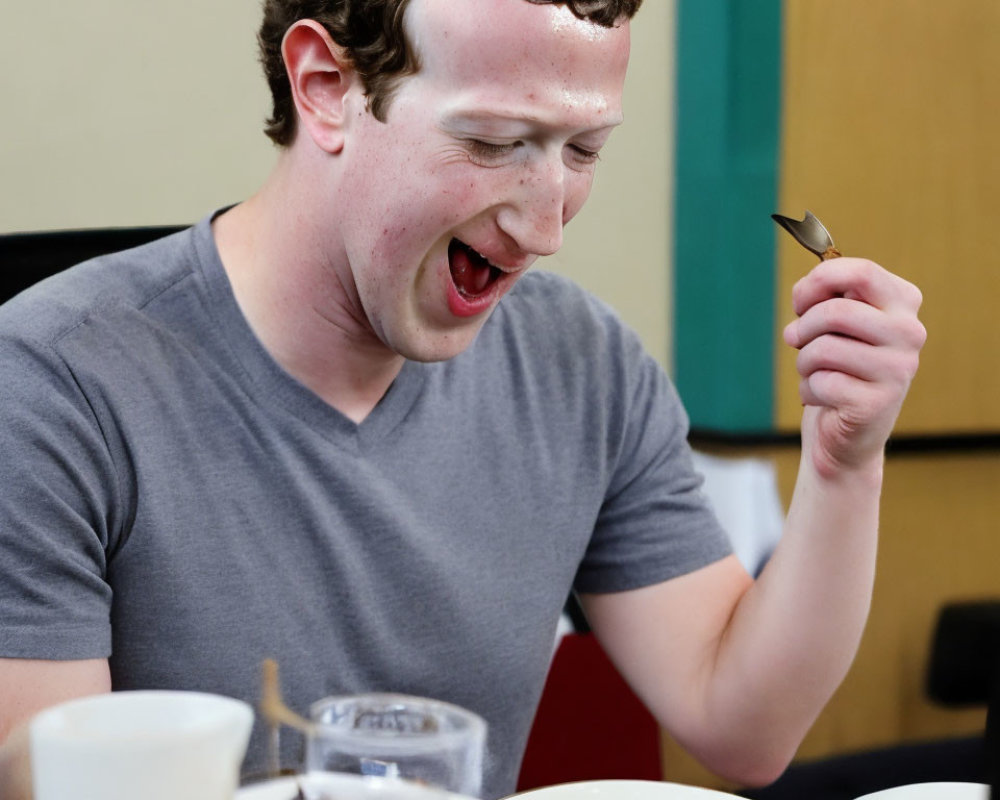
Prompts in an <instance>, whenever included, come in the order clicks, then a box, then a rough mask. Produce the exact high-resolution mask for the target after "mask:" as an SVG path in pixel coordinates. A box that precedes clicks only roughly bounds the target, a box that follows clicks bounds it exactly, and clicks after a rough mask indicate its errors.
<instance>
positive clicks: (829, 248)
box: [771, 211, 841, 261]
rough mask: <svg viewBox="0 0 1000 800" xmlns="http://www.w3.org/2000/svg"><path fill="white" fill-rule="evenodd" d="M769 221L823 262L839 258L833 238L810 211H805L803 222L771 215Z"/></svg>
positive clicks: (779, 215)
mask: <svg viewBox="0 0 1000 800" xmlns="http://www.w3.org/2000/svg"><path fill="white" fill-rule="evenodd" d="M771 219H773V220H774V221H775V222H777V223H778V224H779V225H780V226H781V227H782V228H784V229H785V230H786V231H788V232H789V233H790V234H792V236H794V237H795V241H797V242H798V243H799V244H800V245H802V246H803V247H804V248H805V249H806V250H808V251H809V252H811V253H815V254H816V255H817V256H819V257H820V258H821V259H823V260H824V261H826V260H827V259H830V258H840V255H841V253H840V251H839V250H838V249H837V248H836V247H834V246H833V238H832V237H831V236H830V234H829V233H828V232H827V230H826V228H824V227H823V223H822V222H820V221H819V220H818V219H816V217H815V216H813V214H812V212H811V211H806V216H805V219H803V220H797V219H791V218H790V217H783V216H782V215H781V214H772V215H771Z"/></svg>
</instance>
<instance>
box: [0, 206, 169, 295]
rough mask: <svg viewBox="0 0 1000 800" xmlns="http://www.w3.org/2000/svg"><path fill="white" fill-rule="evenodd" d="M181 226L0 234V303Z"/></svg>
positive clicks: (164, 234) (157, 237)
mask: <svg viewBox="0 0 1000 800" xmlns="http://www.w3.org/2000/svg"><path fill="white" fill-rule="evenodd" d="M184 227H185V226H183V225H169V226H156V227H144V228H93V229H83V230H63V231H38V232H30V233H7V234H0V303H3V302H6V301H7V300H9V299H10V298H11V297H13V296H14V295H16V294H18V293H19V292H21V291H23V290H24V289H27V288H28V287H29V286H31V285H32V284H33V283H37V282H38V281H40V280H42V278H47V277H49V276H50V275H54V274H55V273H57V272H61V271H62V270H64V269H66V268H67V267H71V266H73V265H74V264H78V263H80V262H81V261H86V260H87V259H88V258H93V257H94V256H99V255H104V254H105V253H114V252H117V251H119V250H126V249H128V248H129V247H136V246H138V245H140V244H145V243H146V242H151V241H153V240H154V239H159V238H160V237H162V236H166V235H167V234H170V233H175V232H177V231H179V230H183V228H184Z"/></svg>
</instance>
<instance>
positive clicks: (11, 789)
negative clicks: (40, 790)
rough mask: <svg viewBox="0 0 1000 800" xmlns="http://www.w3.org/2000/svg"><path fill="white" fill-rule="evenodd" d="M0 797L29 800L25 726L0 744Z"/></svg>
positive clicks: (29, 777) (26, 730) (29, 774)
mask: <svg viewBox="0 0 1000 800" xmlns="http://www.w3.org/2000/svg"><path fill="white" fill-rule="evenodd" d="M0 797H3V798H4V800H31V765H30V757H29V748H28V729H27V726H21V727H18V728H15V729H14V730H13V731H12V732H11V734H10V736H8V737H7V740H6V741H5V742H3V743H2V744H0Z"/></svg>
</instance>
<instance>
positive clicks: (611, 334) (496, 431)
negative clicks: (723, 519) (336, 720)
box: [0, 219, 729, 797]
mask: <svg viewBox="0 0 1000 800" xmlns="http://www.w3.org/2000/svg"><path fill="white" fill-rule="evenodd" d="M0 454H2V458H0V553H2V562H0V620H2V624H0V656H4V657H19V658H43V659H81V658H103V657H108V658H110V665H111V675H112V681H113V686H114V687H115V688H116V689H131V688H182V689H190V690H199V691H208V692H218V693H222V694H227V695H232V696H235V697H241V698H244V699H246V700H248V701H250V702H254V701H255V698H256V697H257V694H258V689H259V671H260V663H261V660H262V659H264V658H266V657H269V656H271V657H275V658H277V659H278V661H279V663H280V665H281V670H282V683H283V686H284V689H285V692H286V695H287V698H288V700H289V703H290V705H292V706H293V707H295V708H297V709H298V710H299V711H301V712H306V711H307V710H308V706H309V704H310V702H312V701H314V700H317V699H319V698H321V697H323V696H326V695H331V694H343V693H354V692H362V691H396V692H404V693H409V694H417V695H424V696H430V697H438V698H442V699H446V700H448V701H451V702H453V703H458V704H459V705H462V706H466V707H468V708H470V709H473V710H474V711H476V712H478V713H480V714H482V715H483V716H484V717H485V718H486V720H487V722H488V723H489V726H490V730H489V743H488V749H489V752H488V758H487V775H486V780H485V788H484V796H487V797H495V796H500V795H503V794H507V793H509V792H511V791H513V789H514V782H515V780H516V777H517V773H518V768H519V764H520V758H521V755H522V751H523V748H524V744H525V741H526V738H527V734H528V730H529V727H530V724H531V721H532V716H533V713H534V710H535V705H536V703H537V700H538V698H539V695H540V693H541V689H542V686H543V682H544V678H545V674H546V671H547V667H548V662H549V657H550V654H551V649H552V644H553V635H554V630H555V626H556V622H557V619H558V616H559V612H560V609H561V608H562V606H563V603H564V601H565V599H566V597H567V594H568V592H569V591H570V589H571V587H575V588H576V589H577V590H580V591H583V592H614V591H620V590H624V589H629V588H634V587H639V586H643V585H648V584H651V583H654V582H658V581H662V580H665V579H668V578H671V577H673V576H676V575H679V574H682V573H685V572H688V571H690V570H694V569H696V568H699V567H701V566H704V565H706V564H708V563H710V562H712V561H714V560H717V559H719V558H720V557H722V556H723V555H725V554H727V553H728V552H729V545H728V542H727V541H726V539H725V536H724V534H723V533H722V531H721V530H720V528H719V526H718V524H717V523H716V521H715V519H714V518H713V516H712V515H711V513H710V512H709V511H708V509H707V508H706V504H705V501H704V499H703V496H702V495H701V493H700V490H699V488H698V486H699V480H698V478H697V477H696V475H695V474H694V473H693V471H692V469H691V465H690V457H689V452H688V449H687V445H686V419H685V417H684V414H683V411H682V409H681V407H680V404H679V402H678V399H677V397H676V394H675V392H674V390H673V388H672V386H671V384H670V383H669V381H668V380H667V378H666V377H665V375H664V374H663V372H662V371H661V370H660V369H659V368H658V367H657V365H656V364H655V363H654V361H653V360H652V359H651V358H649V357H648V356H647V355H646V354H644V353H643V352H642V349H641V347H640V344H639V342H638V340H637V338H636V336H635V335H634V334H633V333H632V332H630V331H629V330H628V329H627V328H626V327H624V326H623V325H622V324H621V323H620V322H619V321H618V320H617V319H616V318H615V316H614V315H613V314H612V313H611V312H610V311H609V310H608V309H607V308H606V307H605V306H604V305H603V304H601V303H600V302H598V301H597V300H595V299H594V298H592V297H591V296H589V295H587V294H586V293H584V292H583V291H581V290H579V289H577V288H575V287H574V286H573V285H572V284H571V283H570V282H568V281H566V280H564V279H561V278H558V277H556V276H553V275H549V274H545V273H533V274H528V275H526V276H525V277H524V278H523V279H522V280H521V282H520V283H519V284H518V285H517V286H516V287H515V289H514V290H513V291H512V292H511V293H510V294H509V295H508V296H507V297H506V298H505V299H504V300H503V301H502V303H501V304H500V307H499V308H498V309H497V310H496V311H495V313H494V314H493V317H492V318H491V319H490V320H489V321H488V322H487V324H486V325H485V327H484V328H483V330H482V332H481V334H480V335H479V337H478V338H477V340H476V341H475V343H474V344H473V345H472V346H471V347H470V348H469V349H468V350H467V351H465V352H464V353H462V354H461V355H460V356H458V357H456V358H454V359H452V360H450V361H447V362H441V363H433V364H420V363H415V362H407V363H406V364H405V366H404V368H403V370H402V372H401V373H400V375H399V376H398V378H397V379H396V381H395V382H394V384H393V386H392V388H391V389H390V391H389V392H388V393H387V394H386V395H385V397H384V398H383V399H382V401H381V402H380V403H379V404H378V405H377V406H376V408H375V409H374V410H373V412H372V413H371V414H370V416H369V417H368V418H366V419H365V420H364V422H362V423H361V424H360V425H356V424H354V423H353V422H351V421H350V420H348V419H347V418H346V417H344V416H343V415H341V414H340V413H338V412H337V411H335V410H334V409H333V408H331V407H330V406H328V405H327V404H325V403H324V402H323V401H321V400H320V399H319V398H318V397H317V396H316V395H314V394H313V393H312V392H310V391H309V390H307V389H306V388H305V387H303V386H302V385H301V384H299V383H298V382H296V381H295V380H294V379H292V378H291V377H290V376H289V375H288V374H287V373H285V372H284V371H283V370H282V369H281V368H280V367H279V366H278V365H277V364H276V363H275V362H274V361H273V360H272V359H271V357H270V356H269V355H268V353H267V352H266V351H265V350H264V349H263V347H262V346H261V344H260V343H259V342H258V341H257V339H256V338H255V337H254V335H253V333H252V332H251V330H250V328H249V326H248V325H247V323H246V321H245V320H244V318H243V317H242V315H241V313H240V311H239V308H238V306H237V304H236V302H235V299H234V297H233V295H232V292H231V290H230V286H229V283H228V281H227V278H226V274H225V272H224V270H223V267H222V264H221V262H220V260H219V256H218V254H217V252H216V249H215V245H214V241H213V238H212V233H211V227H210V223H209V220H208V219H206V220H204V221H203V222H202V223H200V224H199V225H197V226H195V227H194V228H192V229H190V230H187V231H184V232H182V233H179V234H176V235H174V236H171V237H169V238H167V239H164V240H161V241H159V242H155V243H153V244H151V245H147V246H145V247H143V248H140V249H137V250H133V251H128V252H125V253H121V254H116V255H113V256H107V257H104V258H100V259H96V260H94V261H91V262H88V263H86V264H83V265H80V266H78V267H75V268H73V269H71V270H68V271H67V272H64V273H62V274H61V275H59V276H57V277H55V278H53V279H50V280H48V281H45V282H43V283H42V284H40V285H38V286H36V287H34V288H33V289H31V290H29V291H28V292H25V293H24V294H22V295H20V296H19V297H17V298H15V299H14V300H13V301H11V302H9V303H7V304H6V305H5V306H3V308H0ZM285 744H286V750H285V752H284V754H283V755H284V758H285V759H287V760H288V762H289V764H290V765H295V763H296V761H297V759H298V758H299V757H300V754H301V742H299V741H296V740H295V738H294V737H288V736H286V737H285ZM263 766H264V736H263V731H262V730H261V729H260V726H259V725H258V726H257V729H255V732H254V736H253V737H252V740H251V745H250V750H249V753H248V756H247V760H246V762H245V765H244V769H245V772H247V773H254V772H259V771H261V770H262V769H263Z"/></svg>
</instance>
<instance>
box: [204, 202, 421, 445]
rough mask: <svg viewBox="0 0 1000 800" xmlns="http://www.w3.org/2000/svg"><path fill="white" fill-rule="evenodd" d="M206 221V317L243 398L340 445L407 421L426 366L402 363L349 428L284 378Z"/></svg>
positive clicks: (366, 441) (373, 438)
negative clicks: (234, 367) (237, 375)
mask: <svg viewBox="0 0 1000 800" xmlns="http://www.w3.org/2000/svg"><path fill="white" fill-rule="evenodd" d="M214 216H215V215H212V216H211V217H207V218H206V219H204V220H202V221H201V222H200V223H198V225H196V226H195V229H194V231H193V235H194V244H195V249H196V253H197V263H198V267H199V269H200V272H201V277H202V281H203V287H204V292H205V297H206V300H207V307H208V313H209V314H210V315H211V316H212V318H213V320H214V322H215V326H216V328H217V330H218V332H219V333H220V335H221V336H222V337H223V339H224V340H225V342H226V344H227V346H228V349H229V351H230V353H231V355H232V356H233V357H234V358H235V360H236V362H237V363H238V365H239V367H240V369H241V370H242V373H243V375H242V377H245V378H246V380H245V381H241V382H242V383H244V385H245V386H246V389H247V391H248V393H249V394H250V395H251V397H253V398H254V399H255V401H256V402H257V403H258V404H259V405H262V406H278V407H280V408H281V409H283V410H284V411H285V412H287V413H291V414H293V415H294V416H296V417H297V418H298V419H300V420H302V421H303V422H305V423H306V424H307V425H309V426H311V427H312V428H314V429H315V430H316V431H317V432H319V433H320V434H322V435H323V436H325V437H327V438H329V439H332V440H334V441H336V442H338V443H339V444H347V443H349V442H353V443H354V444H355V446H356V447H358V448H361V449H363V448H365V447H368V446H371V445H373V444H375V443H376V442H378V441H379V440H381V439H382V438H383V437H384V436H385V435H386V434H387V433H389V432H390V431H392V430H393V429H394V428H395V427H396V426H397V425H398V424H399V423H400V422H401V421H402V419H403V417H405V416H406V414H407V412H408V411H409V410H410V408H411V406H412V405H413V403H414V401H415V400H416V398H417V396H418V395H419V393H420V388H421V386H422V385H423V382H424V378H425V375H426V371H427V369H426V368H427V366H428V365H425V364H420V363H418V362H415V361H409V360H407V361H404V362H403V367H402V369H401V370H400V372H399V374H398V375H397V376H396V378H395V380H394V381H393V382H392V385H391V386H390V387H389V390H388V391H387V392H386V393H385V395H383V396H382V398H381V399H380V400H379V402H378V403H377V404H376V405H375V407H374V408H373V409H372V410H371V412H370V413H369V414H368V416H366V417H365V418H364V420H362V421H361V422H360V423H356V422H354V421H353V420H352V419H350V418H349V417H347V416H346V415H345V414H343V413H342V412H340V411H338V410H337V409H336V408H334V407H333V406H331V405H330V404H329V403H327V402H326V401H325V400H323V399H322V398H321V397H320V396H319V395H317V394H316V393H315V392H313V391H312V390H311V389H309V388H308V387H307V386H305V385H304V384H303V383H301V382H300V381H298V380H297V379H296V378H294V377H293V376H292V375H291V374H289V373H288V372H287V371H286V370H285V369H284V368H283V367H282V366H281V365H280V364H278V362H277V361H275V359H274V358H273V357H272V356H271V354H270V353H268V351H267V350H266V348H265V347H264V345H263V344H262V343H261V342H260V340H259V339H258V338H257V336H256V334H255V333H254V332H253V330H252V329H251V327H250V324H249V323H248V322H247V320H246V318H245V317H244V316H243V312H242V311H241V310H240V307H239V304H238V303H237V302H236V296H235V295H234V293H233V290H232V285H231V284H230V282H229V276H228V275H227V274H226V271H225V268H224V267H223V265H222V259H221V257H220V256H219V251H218V248H217V247H216V244H215V237H214V235H213V233H212V227H211V221H212V219H213V218H214Z"/></svg>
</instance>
